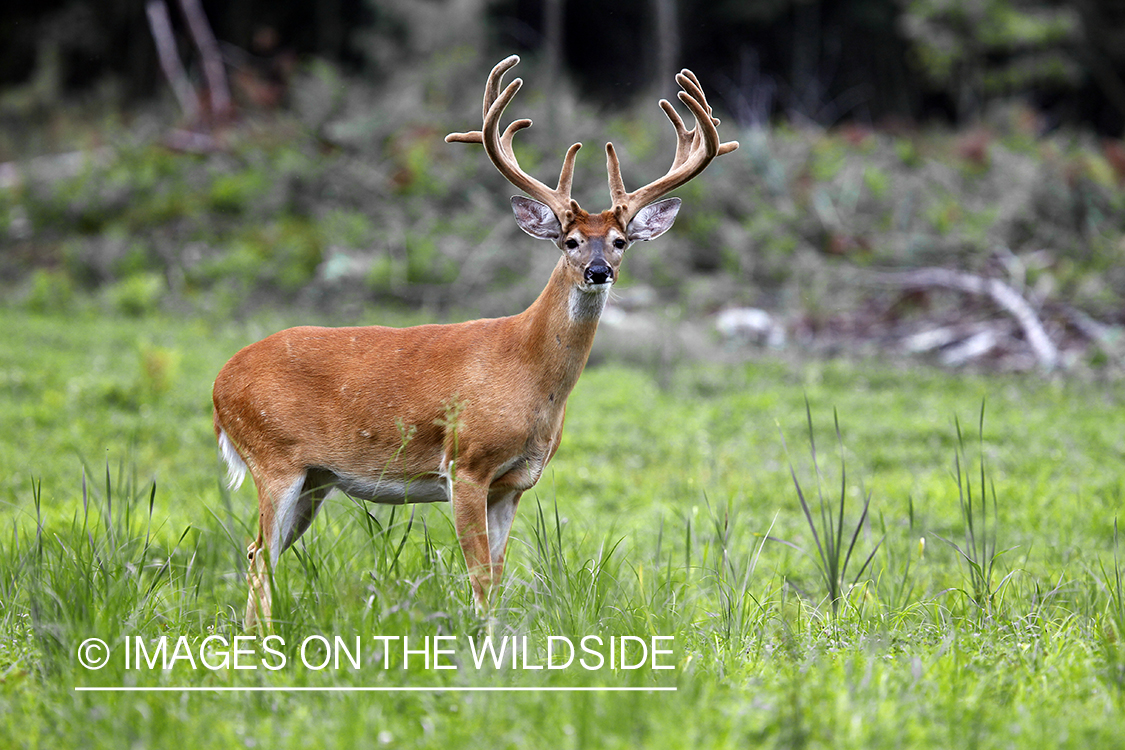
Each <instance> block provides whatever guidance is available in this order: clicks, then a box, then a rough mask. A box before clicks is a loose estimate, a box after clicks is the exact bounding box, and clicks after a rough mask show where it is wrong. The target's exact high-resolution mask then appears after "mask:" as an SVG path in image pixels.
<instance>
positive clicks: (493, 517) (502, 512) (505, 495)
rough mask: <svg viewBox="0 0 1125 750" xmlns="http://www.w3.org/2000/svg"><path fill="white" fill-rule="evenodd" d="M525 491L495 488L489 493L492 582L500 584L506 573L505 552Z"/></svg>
mask: <svg viewBox="0 0 1125 750" xmlns="http://www.w3.org/2000/svg"><path fill="white" fill-rule="evenodd" d="M521 495H523V492H521V491H518V490H512V489H504V490H494V491H492V492H490V493H489V495H488V513H487V515H488V548H489V553H490V556H491V558H492V583H493V584H494V585H496V586H499V585H500V580H501V577H502V576H503V575H504V554H505V552H506V551H507V549H508V535H509V534H510V533H511V531H512V521H513V520H515V517H516V508H517V507H518V506H519V502H520V496H521Z"/></svg>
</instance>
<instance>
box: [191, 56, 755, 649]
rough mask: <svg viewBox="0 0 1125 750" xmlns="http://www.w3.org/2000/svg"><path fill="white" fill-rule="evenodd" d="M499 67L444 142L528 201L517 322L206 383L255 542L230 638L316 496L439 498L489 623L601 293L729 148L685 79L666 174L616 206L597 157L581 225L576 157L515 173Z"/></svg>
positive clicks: (292, 336)
mask: <svg viewBox="0 0 1125 750" xmlns="http://www.w3.org/2000/svg"><path fill="white" fill-rule="evenodd" d="M518 62H519V57H518V56H515V55H513V56H510V57H508V58H506V59H505V60H503V61H501V62H500V63H498V64H497V65H496V66H495V67H494V68H493V69H492V72H491V73H490V74H489V76H488V80H487V83H486V86H485V93H484V108H483V125H482V128H481V129H480V130H475V131H470V132H464V133H450V134H449V135H447V136H446V138H445V140H446V142H447V143H469V144H481V145H483V146H484V151H485V154H486V155H487V156H488V158H489V160H490V161H491V162H492V164H493V165H494V166H495V167H496V169H497V170H499V172H500V173H501V174H502V175H503V176H504V177H505V178H506V179H507V180H508V181H509V182H510V183H511V184H512V185H514V186H515V187H516V188H518V189H519V190H521V191H523V192H524V193H526V194H527V196H530V197H524V196H515V197H513V198H512V199H511V205H512V210H513V213H514V214H515V219H516V223H517V225H519V227H520V228H521V229H523V231H524V232H526V233H527V234H529V235H531V236H532V237H534V238H536V239H541V240H549V241H550V242H553V243H554V244H555V246H556V247H557V248H558V249H559V251H560V253H561V256H560V258H559V260H558V263H557V264H556V265H555V268H554V271H553V272H552V273H551V276H550V278H549V280H548V281H547V285H546V286H545V287H544V289H543V291H542V292H541V293H540V294H539V296H538V297H537V298H536V300H535V301H534V302H533V303H532V304H531V305H530V306H529V307H528V308H527V309H526V310H524V311H523V312H521V313H519V314H517V315H512V316H509V317H502V318H490V319H480V320H470V321H467V322H461V323H451V324H431V325H420V326H414V327H409V328H390V327H383V326H362V327H343V328H324V327H313V326H302V327H297V328H290V329H287V330H283V331H280V332H278V333H275V334H273V335H271V336H268V337H267V338H265V339H262V340H261V341H258V342H257V343H254V344H250V345H249V346H247V347H245V348H244V349H242V350H241V351H239V352H238V353H236V354H235V355H234V356H233V357H232V358H231V359H230V361H228V362H227V363H226V365H225V366H223V368H222V369H221V371H220V372H219V374H218V376H217V377H216V379H215V384H214V390H213V399H212V400H213V402H214V426H215V434H216V437H217V440H218V445H219V453H220V455H221V457H222V459H223V460H224V461H225V462H226V464H227V469H228V479H227V483H228V485H229V487H230V488H231V489H232V490H236V489H237V488H238V487H239V486H240V485H241V484H242V482H243V480H244V479H245V476H246V473H247V472H249V473H250V474H251V475H252V476H253V479H254V484H255V485H256V487H257V493H258V536H257V539H256V540H255V541H253V542H251V543H250V545H249V546H248V548H247V553H246V556H247V560H248V562H249V567H248V571H247V584H248V586H249V590H250V592H249V598H248V601H247V605H246V614H245V618H244V622H243V625H244V627H245V629H246V630H247V631H252V630H255V629H257V628H258V627H262V626H264V627H268V626H269V624H270V623H271V621H272V619H271V618H272V603H271V580H272V574H273V570H274V569H275V565H276V562H277V560H278V558H279V556H280V555H281V553H282V552H284V551H285V550H286V548H288V547H290V546H291V545H292V544H293V543H294V542H295V541H296V540H297V539H298V538H299V537H300V536H301V535H302V534H303V533H304V532H305V531H306V530H307V529H308V528H309V526H310V524H311V523H312V521H313V519H314V517H315V516H316V514H317V511H318V509H319V508H320V507H321V504H322V503H323V501H324V499H325V497H326V496H327V495H328V493H329V492H330V491H332V490H333V489H338V490H341V491H343V492H344V493H345V494H347V495H348V496H351V497H352V498H356V499H362V500H365V501H370V502H375V503H393V504H402V503H431V502H448V503H450V505H451V507H452V515H453V526H454V530H455V533H456V536H457V540H458V543H459V545H460V547H461V551H462V553H463V554H464V558H465V565H466V569H467V572H468V578H469V584H470V587H471V592H472V598H473V601H474V604H475V607H476V608H477V610H478V611H479V612H481V613H482V614H487V613H489V612H490V611H491V607H492V600H493V597H494V594H495V592H496V591H497V590H498V585H499V582H500V580H501V577H502V575H503V571H504V556H505V552H506V550H507V546H508V537H509V534H510V531H511V528H512V522H513V519H514V518H515V515H516V508H517V507H518V505H519V502H520V497H521V496H522V495H523V494H524V493H525V492H527V491H528V490H529V489H531V488H532V487H534V486H535V484H536V482H538V481H539V478H540V477H541V476H542V474H543V470H544V468H545V467H546V466H547V464H548V462H550V460H551V458H552V457H553V456H554V455H555V452H556V451H557V450H558V448H559V442H560V439H561V437H562V430H563V420H564V416H565V411H566V402H567V397H568V396H569V395H570V393H571V390H572V389H573V388H574V386H575V384H576V383H577V381H578V378H579V376H580V375H581V374H582V370H583V369H584V368H585V366H586V361H587V359H588V357H589V354H590V349H591V346H592V344H593V341H594V333H595V331H596V330H597V327H598V320H599V318H600V316H601V314H602V310H603V309H604V307H605V304H606V300H607V297H608V295H609V291H610V288H611V287H612V286H613V284H614V282H615V281H616V280H617V278H618V273H619V269H620V267H621V261H622V258H623V256H624V253H625V251H626V250H627V249H628V248H629V246H630V245H632V244H633V243H634V242H641V241H648V240H654V239H656V238H657V237H659V236H661V235H662V234H664V233H665V232H667V231H668V230H669V229H670V228H671V227H672V223H673V221H674V220H675V218H676V215H677V212H678V211H679V208H680V199H679V198H664V196H665V195H667V194H668V193H669V192H671V191H673V190H675V189H676V188H678V187H680V186H682V185H684V184H685V183H687V182H688V181H690V180H692V179H693V178H695V177H696V176H697V175H699V173H700V172H702V171H703V170H704V169H705V168H706V167H707V166H708V165H709V164H710V163H711V161H712V160H714V159H715V158H716V157H717V156H719V155H721V154H726V153H729V152H731V151H734V150H735V149H736V148H738V143H737V141H730V142H726V143H722V142H720V140H719V134H718V130H717V125H718V124H719V120H718V118H716V117H714V116H713V115H712V109H711V106H710V105H709V104H708V103H707V99H706V97H705V96H704V94H703V90H702V88H701V87H700V84H699V80H698V79H697V78H696V76H695V75H694V74H693V73H691V71H689V70H686V69H685V70H683V71H682V72H681V73H680V74H679V75H677V76H676V81H677V82H678V83H679V84H680V87H681V88H682V91H680V92H678V97H679V99H680V101H681V102H683V103H684V105H686V106H687V108H688V109H689V110H690V111H691V113H692V114H693V115H694V117H695V127H693V128H692V129H691V130H688V129H687V127H686V126H685V124H684V122H683V120H682V119H681V118H680V116H679V114H678V113H677V111H676V109H675V107H673V106H672V104H670V103H669V102H668V101H667V100H661V101H660V103H659V104H660V107H661V109H663V110H664V112H665V114H666V115H667V116H668V119H669V120H670V121H671V122H672V125H673V127H674V128H675V131H676V151H675V156H674V159H673V161H672V166H671V167H670V168H669V169H668V172H667V173H666V174H665V175H664V176H662V177H660V178H659V179H657V180H655V181H654V182H651V183H649V184H648V185H645V186H644V187H641V188H639V189H637V190H634V191H632V192H628V191H627V190H626V189H625V186H624V183H623V181H622V177H621V166H620V163H619V161H618V157H617V154H616V153H615V151H614V148H613V145H612V144H611V143H607V144H606V147H605V151H606V160H607V161H606V163H607V170H608V173H609V189H610V195H611V199H612V204H611V207H610V208H609V209H607V210H605V211H602V212H601V213H596V214H591V213H588V212H587V211H585V210H584V209H582V208H581V207H580V206H579V205H578V202H577V201H575V200H573V199H572V198H571V185H572V179H573V176H574V165H575V158H576V154H577V153H578V149H579V148H581V144H580V143H575V144H574V145H572V146H571V147H570V148H569V149H568V150H567V151H566V155H565V157H564V159H563V166H562V171H561V173H560V175H559V180H558V184H557V186H556V187H555V188H554V189H552V188H549V187H547V185H545V184H544V183H542V182H540V181H539V180H537V179H535V178H534V177H532V176H531V175H529V174H528V173H527V172H525V171H524V170H523V169H522V168H521V167H520V165H519V163H518V161H517V160H516V155H515V152H514V150H513V148H512V137H513V136H514V135H515V134H516V133H517V132H519V131H520V130H523V129H524V128H527V127H529V126H530V125H531V121H530V120H527V119H520V120H515V121H514V122H512V123H511V124H509V125H508V126H507V128H505V129H504V131H503V132H501V131H500V119H501V116H502V114H503V112H504V110H505V109H506V108H507V106H508V104H509V103H510V102H511V100H512V98H513V97H514V96H515V95H516V92H518V91H519V89H520V87H521V86H522V85H523V81H522V80H521V79H519V78H516V79H514V80H512V81H511V83H509V84H508V85H507V86H506V87H505V88H504V89H503V90H502V91H501V88H500V87H501V84H502V82H503V76H504V74H505V73H506V72H507V71H508V70H510V69H511V68H512V67H514V66H515V65H516V64H517V63H518Z"/></svg>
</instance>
